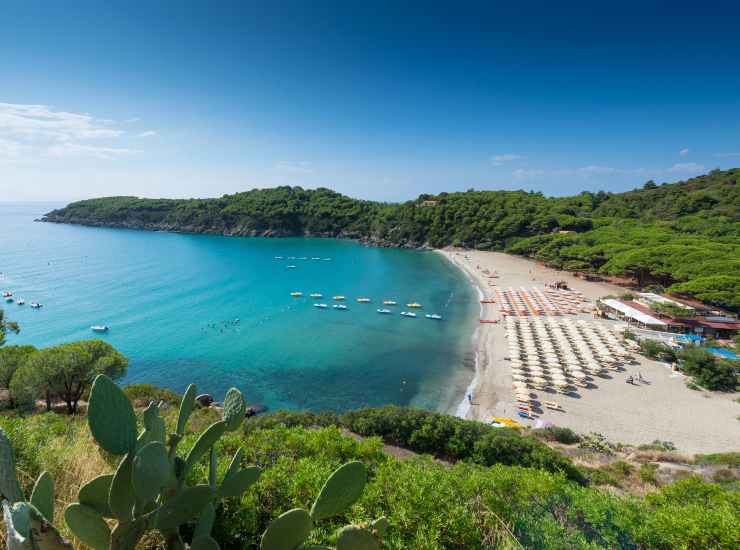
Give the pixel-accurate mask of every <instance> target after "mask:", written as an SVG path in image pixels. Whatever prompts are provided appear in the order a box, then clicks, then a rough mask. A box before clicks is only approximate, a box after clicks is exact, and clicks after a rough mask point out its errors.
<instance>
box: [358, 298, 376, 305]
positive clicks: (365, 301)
mask: <svg viewBox="0 0 740 550" xmlns="http://www.w3.org/2000/svg"><path fill="white" fill-rule="evenodd" d="M371 301H372V300H370V298H357V302H358V303H360V304H369V303H370V302H371Z"/></svg>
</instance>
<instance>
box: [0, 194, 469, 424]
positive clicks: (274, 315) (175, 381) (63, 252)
mask: <svg viewBox="0 0 740 550" xmlns="http://www.w3.org/2000/svg"><path fill="white" fill-rule="evenodd" d="M59 206H62V205H59V204H40V203H29V204H8V203H5V204H2V203H0V235H2V248H1V249H0V272H1V274H0V290H9V291H11V292H13V293H14V295H15V296H16V297H23V298H24V299H25V300H26V305H24V306H18V305H16V304H15V303H11V304H8V303H5V302H0V307H3V308H4V309H5V310H6V313H7V315H8V317H10V318H11V319H13V320H15V321H18V322H19V323H20V326H21V333H20V334H19V335H17V336H11V337H10V338H9V340H10V341H9V343H30V344H34V345H36V346H48V345H53V344H58V343H61V342H69V341H73V340H79V339H85V338H93V337H96V336H95V334H94V333H92V332H91V330H90V326H91V325H93V324H106V325H109V326H110V331H109V333H107V334H105V335H103V336H102V338H103V339H105V340H106V341H108V342H110V343H111V344H112V345H114V346H115V347H116V348H118V349H119V350H120V351H121V352H123V353H124V354H125V355H126V356H127V357H128V358H129V361H130V365H129V370H128V374H127V375H126V377H125V379H124V380H123V381H122V382H123V383H131V382H149V383H153V384H158V385H161V386H166V387H169V388H172V389H174V390H176V391H182V390H183V389H184V388H185V387H186V386H187V384H188V383H190V382H194V383H196V384H197V386H198V390H199V391H201V392H208V393H211V394H213V395H214V397H215V398H216V399H222V398H223V395H224V393H225V391H226V390H227V389H228V388H229V387H230V386H236V387H238V388H240V389H241V390H242V391H243V392H244V393H245V395H246V396H247V399H248V401H249V402H250V403H262V404H265V405H266V406H268V407H269V408H271V409H275V408H289V409H311V410H327V409H332V410H337V411H341V410H344V409H348V408H354V407H358V406H362V405H381V404H387V403H396V404H404V405H406V404H411V405H414V406H418V407H425V408H429V409H437V410H450V409H454V408H455V407H456V405H457V403H458V402H459V401H460V400H461V399H462V397H463V395H464V392H465V388H466V387H467V386H468V384H469V382H470V380H471V379H472V377H473V374H474V372H473V370H474V364H473V361H472V357H471V355H470V354H471V352H472V346H471V338H472V333H473V330H474V328H475V325H474V323H476V322H477V321H476V319H477V311H478V304H477V296H476V295H475V294H474V292H473V290H472V289H471V288H470V286H469V284H468V283H467V281H466V279H465V278H464V275H462V274H461V273H460V272H458V271H457V270H456V268H454V267H453V266H451V265H450V264H449V263H448V262H447V260H445V259H444V258H443V257H441V256H440V255H438V254H436V253H432V252H420V251H409V250H395V249H377V248H367V247H363V246H361V245H359V244H357V243H355V242H352V241H341V240H332V239H308V238H289V239H268V238H237V237H217V236H205V235H186V234H176V233H155V232H146V231H132V230H119V229H101V228H89V227H79V226H71V225H60V224H50V223H39V222H34V221H33V220H34V219H35V218H38V217H40V216H41V215H42V214H44V213H46V212H48V211H49V210H51V209H53V208H56V207H59ZM275 256H284V257H288V256H295V257H306V258H309V259H307V260H298V259H296V260H282V261H281V260H276V259H274V257H275ZM313 257H320V258H331V261H318V260H311V259H310V258H313ZM289 263H291V264H295V265H296V266H297V268H296V269H287V265H288V264H289ZM292 291H302V292H304V293H305V294H304V297H303V298H293V297H291V296H290V292H292ZM311 292H321V293H323V294H324V299H323V300H322V301H323V302H326V303H328V304H329V306H331V304H332V303H334V302H332V300H331V297H332V296H334V295H338V294H342V295H345V296H346V297H347V301H346V302H345V303H346V304H347V306H348V307H349V310H347V311H336V310H332V309H331V307H330V308H329V309H328V310H320V309H316V308H314V307H312V304H313V302H314V301H315V300H312V299H311V298H309V297H308V294H309V293H311ZM360 296H367V297H370V298H372V300H373V303H372V304H358V303H356V302H355V298H357V297H360ZM383 299H394V300H396V301H398V303H399V306H397V307H395V308H392V309H394V314H393V315H380V314H378V313H376V309H377V308H378V307H383V306H381V305H380V303H381V301H382V300H383ZM31 301H38V302H41V303H42V304H43V306H44V307H43V308H42V309H40V310H34V309H31V308H30V307H29V305H28V304H30V302H31ZM411 301H417V302H420V303H421V304H423V306H424V309H422V310H418V312H419V318H417V319H406V318H403V317H401V316H399V314H398V312H400V310H401V309H402V306H403V304H406V303H408V302H411ZM403 309H406V308H403ZM432 312H434V313H439V314H441V315H443V316H444V320H443V321H432V320H428V319H425V318H424V317H423V314H424V313H432ZM236 319H239V321H238V322H236Z"/></svg>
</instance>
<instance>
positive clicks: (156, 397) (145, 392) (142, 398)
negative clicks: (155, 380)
mask: <svg viewBox="0 0 740 550" xmlns="http://www.w3.org/2000/svg"><path fill="white" fill-rule="evenodd" d="M123 393H125V394H126V397H128V398H129V399H130V400H131V401H133V402H134V403H137V402H140V403H143V404H148V403H149V402H151V401H154V402H155V403H158V402H160V401H164V402H165V403H167V404H168V405H173V406H176V405H179V404H180V399H182V396H180V395H178V394H177V393H175V392H173V391H172V390H168V389H167V388H160V387H159V386H155V385H153V384H128V385H126V386H124V387H123Z"/></svg>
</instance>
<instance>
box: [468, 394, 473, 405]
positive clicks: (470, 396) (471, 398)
mask: <svg viewBox="0 0 740 550" xmlns="http://www.w3.org/2000/svg"><path fill="white" fill-rule="evenodd" d="M472 402H473V396H472V395H471V394H468V403H472Z"/></svg>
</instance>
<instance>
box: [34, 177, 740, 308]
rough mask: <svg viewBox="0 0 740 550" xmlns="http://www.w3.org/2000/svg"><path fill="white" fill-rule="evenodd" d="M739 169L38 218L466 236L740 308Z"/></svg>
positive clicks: (267, 231)
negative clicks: (624, 188)
mask: <svg viewBox="0 0 740 550" xmlns="http://www.w3.org/2000/svg"><path fill="white" fill-rule="evenodd" d="M739 180H740V169H731V170H726V171H719V170H715V171H713V172H711V173H709V174H707V175H704V176H700V177H696V178H692V179H690V180H687V181H681V182H676V183H669V184H662V185H657V184H655V183H653V182H648V183H647V184H645V185H644V186H643V188H641V189H636V190H634V191H629V192H626V193H605V192H602V191H600V192H598V193H591V192H583V193H580V194H578V195H574V196H569V197H546V196H544V195H543V194H541V193H532V192H525V191H467V192H459V193H441V194H439V195H436V196H431V195H422V196H420V197H419V198H418V199H417V200H414V201H408V202H405V203H400V204H386V203H377V202H371V201H361V200H355V199H351V198H349V197H345V196H343V195H340V194H339V193H335V192H333V191H331V190H328V189H316V190H304V189H302V188H300V187H293V188H291V187H279V188H275V189H262V190H253V191H247V192H244V193H237V194H234V195H225V196H223V197H221V198H216V199H187V200H167V199H137V198H135V197H108V198H100V199H91V200H85V201H79V202H75V203H72V204H70V205H68V206H67V207H65V208H62V209H59V210H55V211H53V212H50V213H49V214H47V215H46V216H45V217H44V218H43V220H44V221H50V222H60V223H74V224H83V225H92V226H106V227H122V228H135V229H150V230H166V231H184V232H193V233H211V234H223V235H241V236H258V235H261V236H300V235H306V236H323V237H340V238H354V239H360V240H361V241H363V242H365V243H367V244H371V245H377V246H398V247H411V248H419V247H433V248H440V247H444V246H449V245H453V246H461V247H466V248H476V249H482V250H503V251H507V252H511V253H514V254H522V255H526V256H530V257H533V258H535V259H538V260H541V261H543V262H546V263H547V264H549V265H552V266H555V267H559V268H563V269H567V270H574V271H589V272H596V273H603V274H607V275H617V276H623V277H629V278H632V279H634V280H635V281H636V282H637V283H638V284H640V285H659V286H661V287H664V288H669V289H670V290H672V291H676V292H681V293H685V294H688V295H692V296H695V297H697V298H699V299H701V300H705V301H708V302H711V303H715V304H717V305H720V306H725V307H728V308H732V309H736V310H737V309H739V308H740V275H738V274H739V273H740V188H739V187H738V181H739Z"/></svg>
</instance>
